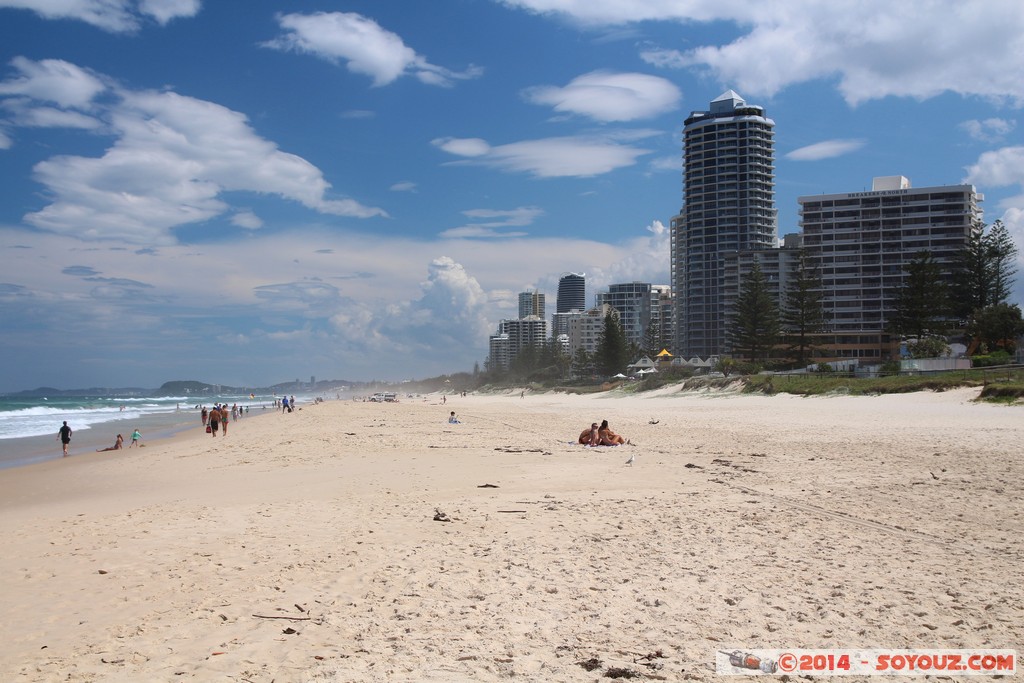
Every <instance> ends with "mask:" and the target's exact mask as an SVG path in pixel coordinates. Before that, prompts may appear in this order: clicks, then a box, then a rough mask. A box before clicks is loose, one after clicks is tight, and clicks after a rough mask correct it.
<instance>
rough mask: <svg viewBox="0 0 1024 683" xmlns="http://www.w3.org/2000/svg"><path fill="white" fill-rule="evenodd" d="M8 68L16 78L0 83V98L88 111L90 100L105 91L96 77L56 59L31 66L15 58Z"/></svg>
mask: <svg viewBox="0 0 1024 683" xmlns="http://www.w3.org/2000/svg"><path fill="white" fill-rule="evenodd" d="M11 66H13V67H14V68H15V69H16V70H17V71H18V73H19V75H18V76H16V77H14V78H11V79H9V80H6V81H3V82H2V83H0V96H2V95H22V96H24V97H27V98H31V99H32V100H39V101H43V102H53V103H55V104H58V105H60V106H61V107H66V108H76V109H89V108H90V107H91V106H92V101H93V98H95V97H96V96H97V95H99V94H100V93H102V92H104V91H105V90H106V89H107V85H106V84H105V83H104V82H103V80H102V79H101V78H100V77H98V76H96V75H94V74H92V73H91V72H89V71H87V70H86V69H83V68H81V67H79V66H76V65H74V64H71V63H70V62H65V61H63V60H60V59H43V60H41V61H38V62H35V61H32V60H31V59H27V58H25V57H15V58H14V59H12V60H11Z"/></svg>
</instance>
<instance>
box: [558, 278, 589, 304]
mask: <svg viewBox="0 0 1024 683" xmlns="http://www.w3.org/2000/svg"><path fill="white" fill-rule="evenodd" d="M586 307H587V275H586V273H565V274H564V275H562V277H561V278H559V280H558V298H557V300H556V301H555V312H557V313H568V312H569V311H582V310H584V309H585V308H586Z"/></svg>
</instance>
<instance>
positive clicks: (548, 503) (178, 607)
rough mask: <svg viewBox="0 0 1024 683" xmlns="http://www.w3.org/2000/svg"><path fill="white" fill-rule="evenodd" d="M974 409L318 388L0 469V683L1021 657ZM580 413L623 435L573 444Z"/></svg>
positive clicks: (1006, 477) (999, 478) (995, 483)
mask: <svg viewBox="0 0 1024 683" xmlns="http://www.w3.org/2000/svg"><path fill="white" fill-rule="evenodd" d="M976 393H977V392H976V390H959V391H953V392H948V393H943V394H931V393H919V394H911V395H901V396H886V397H876V398H853V397H837V398H815V399H805V398H797V397H792V396H786V395H779V396H774V397H762V396H723V395H716V394H707V395H692V394H690V395H683V394H680V393H678V392H677V391H675V390H674V389H671V390H664V391H661V392H657V393H656V394H653V395H651V394H648V395H640V396H623V395H620V394H617V395H608V394H605V395H596V396H587V397H580V396H566V395H553V394H551V395H528V396H527V397H526V398H525V399H520V398H519V393H518V391H517V392H515V393H513V394H510V395H504V396H473V395H471V396H468V397H466V398H461V397H456V398H453V399H451V400H449V401H448V402H447V403H446V404H445V405H441V404H440V399H439V397H438V396H431V397H429V398H428V400H414V401H412V400H407V401H404V402H402V403H398V404H370V403H354V402H344V401H338V402H329V403H325V404H321V405H316V406H304V408H303V410H301V411H298V412H296V413H293V414H290V415H281V414H273V415H267V416H265V417H259V418H248V419H244V420H241V421H239V422H235V423H232V424H231V432H230V434H229V435H228V437H227V438H226V439H225V438H222V437H218V438H216V439H212V438H210V437H207V436H206V435H205V434H200V433H198V430H197V433H195V434H190V435H186V436H183V437H180V438H176V439H173V440H169V441H166V442H159V443H152V444H150V445H149V446H148V447H147V448H144V449H133V450H130V451H129V450H125V451H122V452H116V453H104V454H96V455H95V456H87V457H85V456H83V457H76V458H69V459H67V460H63V461H57V462H51V463H45V464H42V465H34V466H30V467H24V468H18V469H13V470H4V471H0V541H2V547H3V556H2V557H0V596H2V597H0V680H3V681H132V682H136V681H250V682H252V683H270V681H272V680H273V681H276V683H286V682H290V681H392V680H393V681H406V680H409V681H492V680H493V681H496V680H507V679H509V678H513V677H515V678H517V679H519V680H529V681H533V680H544V681H593V680H598V679H600V678H601V676H602V675H603V673H604V672H606V671H607V670H608V668H609V667H625V668H628V669H632V670H636V671H638V672H641V673H643V675H644V676H645V677H648V678H651V677H654V678H659V677H660V678H662V679H664V680H713V679H716V678H717V677H716V675H715V674H714V656H715V651H716V650H719V649H724V648H732V647H745V648H780V647H787V648H800V647H803V648H816V647H833V648H834V647H844V648H909V647H920V648H978V647H984V648H1016V649H1017V650H1018V652H1020V651H1021V649H1022V648H1021V644H1022V643H1024V588H1022V585H1024V580H1022V579H1024V569H1022V568H1024V540H1022V539H1024V505H1022V498H1024V496H1022V493H1024V484H1022V482H1024V463H1022V456H1021V450H1022V449H1021V444H1024V412H1022V409H1021V408H1019V407H1002V406H992V405H983V404H976V403H973V402H972V401H971V400H970V399H972V398H973V397H974V396H975V395H976ZM451 410H455V411H456V412H457V413H458V415H459V417H460V418H461V419H462V420H463V423H462V424H459V425H449V424H448V423H447V416H448V413H449V412H450V411H451ZM602 418H607V419H608V420H609V421H610V422H611V425H612V427H613V428H614V429H615V430H616V431H618V432H620V433H622V434H623V435H625V436H627V437H629V438H630V439H632V440H633V441H634V442H636V443H637V444H638V445H635V446H621V447H618V448H598V449H589V448H586V447H583V446H577V445H575V444H574V443H570V442H574V441H575V438H576V436H577V435H578V434H579V432H580V431H581V430H582V429H583V428H584V427H586V426H588V425H589V424H590V422H591V421H593V420H600V419H602ZM652 421H657V424H650V423H651V422H652ZM630 454H635V455H636V464H635V465H634V466H632V467H627V466H626V465H625V464H624V463H625V461H626V459H627V458H628V457H629V455H630ZM484 484H493V485H494V486H497V487H498V488H480V486H481V485H484ZM435 510H440V511H442V512H444V513H446V514H447V516H448V517H449V518H450V519H451V520H453V521H451V522H441V521H435V520H434V516H435ZM256 615H259V616H256ZM266 617H289V619H283V618H266ZM658 651H660V653H661V655H662V656H661V657H651V658H644V655H652V654H653V653H655V652H658ZM592 658H596V659H598V660H600V661H601V667H599V668H598V669H596V670H594V671H586V670H584V668H583V667H581V666H580V665H579V663H580V662H583V661H586V660H590V659H592ZM648 665H650V666H648ZM845 680H854V679H845Z"/></svg>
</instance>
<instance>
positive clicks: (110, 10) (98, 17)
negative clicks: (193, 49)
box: [0, 0, 200, 33]
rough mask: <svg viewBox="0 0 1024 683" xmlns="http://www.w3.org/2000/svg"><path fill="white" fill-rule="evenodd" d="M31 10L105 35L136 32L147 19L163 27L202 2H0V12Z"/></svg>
mask: <svg viewBox="0 0 1024 683" xmlns="http://www.w3.org/2000/svg"><path fill="white" fill-rule="evenodd" d="M3 7H10V8H18V9H27V10H32V11H33V12H35V13H36V14H38V15H39V16H41V17H43V18H44V19H77V20H78V21H84V22H85V23H87V24H91V25H93V26H95V27H97V28H100V29H103V30H104V31H111V32H113V33H129V32H133V31H137V30H138V29H139V27H140V26H141V24H142V20H144V19H145V18H147V17H148V18H151V19H154V20H156V21H157V23H159V24H160V25H164V24H166V23H168V22H169V21H171V20H173V19H177V18H179V17H193V16H195V15H196V14H197V13H198V12H199V8H200V2H199V0H138V1H137V2H136V0H0V8H3Z"/></svg>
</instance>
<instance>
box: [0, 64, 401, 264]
mask: <svg viewBox="0 0 1024 683" xmlns="http://www.w3.org/2000/svg"><path fill="white" fill-rule="evenodd" d="M14 65H15V67H16V68H17V69H18V71H19V72H20V75H19V76H18V77H16V78H13V79H11V80H8V81H4V82H3V83H0V96H3V95H6V94H11V95H17V96H19V101H18V103H17V107H18V108H20V109H21V110H24V111H31V112H35V114H36V116H40V115H41V113H43V112H47V114H46V116H45V117H44V118H45V121H46V123H47V124H48V125H61V124H64V125H66V126H73V127H84V126H85V124H86V123H87V122H88V121H94V120H98V119H102V120H103V125H104V127H105V128H106V129H107V130H108V131H109V132H110V133H111V134H112V135H113V136H115V141H114V143H113V144H112V145H111V146H110V147H109V148H108V149H107V150H106V151H105V153H104V154H103V155H102V156H101V157H80V156H55V157H51V158H49V159H46V160H44V161H41V162H39V163H38V164H36V166H35V168H34V169H33V177H34V178H35V180H36V181H38V182H39V183H41V184H42V185H43V186H45V187H46V188H47V190H48V195H47V196H48V198H49V204H48V205H47V206H45V207H44V208H42V209H40V210H38V211H35V212H32V213H29V214H28V215H27V216H25V220H26V222H28V223H30V224H32V225H34V226H36V227H38V228H42V229H45V230H50V231H53V232H57V233H62V234H81V235H83V236H86V237H89V238H96V239H99V238H113V239H119V240H122V241H125V242H128V243H164V244H166V243H170V242H173V241H174V239H173V235H172V232H171V230H172V229H173V228H175V227H177V226H180V225H184V224H187V223H195V222H199V221H204V220H207V219H210V218H212V217H214V216H217V215H219V214H222V213H225V212H226V211H228V210H229V209H230V206H229V205H228V204H227V202H226V201H225V200H224V199H223V198H222V195H223V194H224V193H226V192H231V191H249V192H258V193H262V194H269V195H277V196H279V197H282V198H285V199H289V200H292V201H296V202H299V203H301V204H303V205H304V206H306V207H308V208H310V209H312V210H314V211H317V212H320V213H324V214H331V215H337V216H351V217H357V218H368V217H372V216H385V215H386V213H385V212H384V211H383V210H382V209H379V208H374V207H368V206H364V205H362V204H360V203H359V202H357V201H355V200H353V199H348V198H332V197H331V196H330V195H331V185H330V183H328V182H327V181H326V180H325V179H324V177H323V174H322V173H321V172H320V170H319V169H318V168H316V167H315V166H313V165H312V164H310V163H309V162H308V161H306V160H305V159H302V158H301V157H298V156H296V155H294V154H289V153H287V152H283V151H281V150H280V149H278V148H277V146H276V145H275V144H274V143H272V142H270V141H269V140H266V139H264V138H261V137H260V136H259V135H258V134H257V133H256V131H254V130H253V129H252V127H251V126H250V125H249V122H248V120H247V119H246V117H245V116H244V115H243V114H240V113H238V112H235V111H232V110H230V109H227V108H226V107H223V106H221V105H218V104H215V103H213V102H208V101H204V100H199V99H195V98H191V97H185V96H182V95H178V94H176V93H174V92H155V91H131V90H126V89H122V88H118V87H116V86H113V85H111V86H106V85H104V79H101V78H99V77H97V76H94V75H92V74H89V73H87V72H86V71H85V70H83V69H80V68H79V67H77V66H75V65H73V64H68V63H67V62H59V61H56V60H50V61H48V62H31V61H30V60H25V59H22V58H19V59H18V60H15V63H14ZM34 99H42V100H45V101H48V102H55V103H57V104H59V105H61V106H62V107H64V109H61V110H55V109H46V108H43V107H39V106H34V105H32V104H31V100H34ZM24 100H29V104H26V103H25V101H24ZM101 101H102V103H101ZM80 110H85V111H87V112H89V114H88V116H86V115H85V114H83V113H82V112H81V111H80ZM35 125H39V121H36V122H35ZM253 218H255V217H253ZM240 220H242V221H243V222H247V223H248V224H250V225H251V224H253V220H252V218H244V217H243V218H242V219H240Z"/></svg>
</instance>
